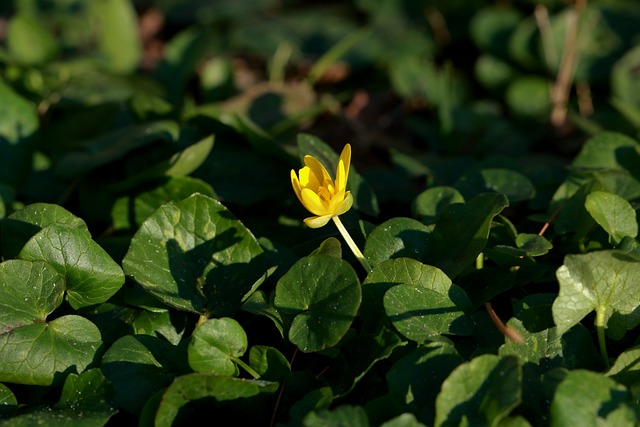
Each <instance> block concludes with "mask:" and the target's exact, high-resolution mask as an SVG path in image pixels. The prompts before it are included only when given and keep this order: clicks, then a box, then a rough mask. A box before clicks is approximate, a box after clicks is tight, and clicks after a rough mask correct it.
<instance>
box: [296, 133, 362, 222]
mask: <svg viewBox="0 0 640 427" xmlns="http://www.w3.org/2000/svg"><path fill="white" fill-rule="evenodd" d="M350 163H351V145H349V144H347V145H345V146H344V148H343V149H342V154H340V160H339V161H338V167H337V169H336V175H335V177H336V179H335V181H334V180H333V179H331V176H330V175H329V173H328V172H327V170H326V169H325V168H324V166H322V164H321V163H320V162H319V161H318V160H317V159H316V158H315V157H313V156H310V155H306V156H304V164H305V165H306V166H305V167H303V168H302V169H300V171H299V172H298V175H296V172H295V171H294V170H291V184H292V185H293V191H295V192H296V196H298V199H299V200H300V203H302V205H303V206H304V207H305V208H307V210H308V211H309V212H311V213H312V214H314V215H316V216H312V217H309V218H305V220H304V222H305V224H307V225H308V226H309V227H311V228H319V227H322V226H323V225H325V224H326V223H328V222H329V220H330V219H331V218H334V217H337V216H338V215H342V214H343V213H345V212H346V211H348V210H349V209H350V208H351V205H353V196H352V195H351V192H350V191H347V179H348V178H349V164H350Z"/></svg>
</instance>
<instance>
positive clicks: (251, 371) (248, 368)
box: [231, 357, 260, 380]
mask: <svg viewBox="0 0 640 427" xmlns="http://www.w3.org/2000/svg"><path fill="white" fill-rule="evenodd" d="M231 360H233V361H234V362H235V363H236V364H237V365H238V366H240V367H241V368H242V369H244V370H245V371H247V372H248V373H249V375H251V376H252V377H253V378H254V379H256V380H257V379H259V378H260V374H259V373H257V372H256V371H255V370H254V369H253V368H252V367H251V366H249V365H247V364H246V363H244V362H243V361H242V360H240V359H238V358H237V357H232V358H231Z"/></svg>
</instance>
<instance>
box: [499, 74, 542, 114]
mask: <svg viewBox="0 0 640 427" xmlns="http://www.w3.org/2000/svg"><path fill="white" fill-rule="evenodd" d="M550 86H551V82H550V81H548V80H547V79H545V78H542V77H538V76H525V77H520V78H517V79H515V80H513V81H511V83H510V84H509V87H508V88H507V93H506V94H505V99H506V101H507V104H508V106H509V108H510V109H511V111H512V112H513V113H515V114H516V115H518V116H520V117H522V118H530V119H540V120H543V119H546V116H547V114H549V112H550V111H551V95H550Z"/></svg>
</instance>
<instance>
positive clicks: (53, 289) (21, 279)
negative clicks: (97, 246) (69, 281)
mask: <svg viewBox="0 0 640 427" xmlns="http://www.w3.org/2000/svg"><path fill="white" fill-rule="evenodd" d="M64 289H65V280H64V276H62V275H60V274H59V273H58V272H57V271H56V269H55V268H53V266H52V265H50V264H48V263H46V262H42V261H33V262H30V261H23V260H9V261H5V262H3V263H1V264H0V334H5V333H7V332H10V331H11V330H13V329H15V328H18V327H20V326H24V325H29V324H32V323H36V322H44V321H45V320H46V318H47V316H48V315H49V314H51V313H52V312H53V310H55V309H56V308H57V307H58V306H60V304H61V303H62V296H63V295H64Z"/></svg>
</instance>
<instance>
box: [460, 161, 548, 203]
mask: <svg viewBox="0 0 640 427" xmlns="http://www.w3.org/2000/svg"><path fill="white" fill-rule="evenodd" d="M455 187H456V188H457V189H458V190H459V191H460V193H461V194H462V195H463V197H464V198H465V199H470V198H471V197H473V196H475V195H476V194H479V193H486V192H491V191H493V192H496V193H502V194H504V195H506V196H507V197H508V198H509V201H510V202H519V201H522V200H529V199H532V198H533V197H534V196H535V194H536V190H535V187H534V186H533V184H532V183H531V181H530V180H529V178H527V177H526V176H525V175H523V174H522V173H520V172H516V171H513V170H510V169H500V168H486V169H480V170H477V171H473V172H468V173H466V174H465V175H463V176H462V177H460V179H459V180H458V181H457V182H456V184H455Z"/></svg>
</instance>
